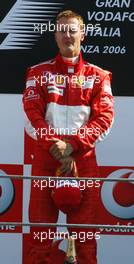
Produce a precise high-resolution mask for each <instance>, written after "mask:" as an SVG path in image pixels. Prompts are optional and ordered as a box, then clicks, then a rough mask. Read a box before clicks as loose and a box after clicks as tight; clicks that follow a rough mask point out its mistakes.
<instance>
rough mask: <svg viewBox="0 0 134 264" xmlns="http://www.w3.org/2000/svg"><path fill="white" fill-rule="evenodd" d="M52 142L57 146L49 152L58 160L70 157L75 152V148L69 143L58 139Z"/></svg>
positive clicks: (53, 146)
mask: <svg viewBox="0 0 134 264" xmlns="http://www.w3.org/2000/svg"><path fill="white" fill-rule="evenodd" d="M50 141H53V142H55V144H53V145H52V146H51V147H50V149H49V151H50V153H51V155H52V156H53V157H54V158H55V159H57V160H60V159H62V158H65V157H68V156H69V155H70V154H71V153H72V152H73V148H72V146H71V144H69V143H68V142H65V141H63V140H60V139H56V138H54V139H50Z"/></svg>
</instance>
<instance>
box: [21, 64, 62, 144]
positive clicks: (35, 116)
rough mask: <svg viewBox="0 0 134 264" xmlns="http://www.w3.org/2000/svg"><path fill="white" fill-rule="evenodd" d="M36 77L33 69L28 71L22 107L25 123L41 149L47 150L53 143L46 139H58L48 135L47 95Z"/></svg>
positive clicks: (36, 73) (55, 136) (36, 74)
mask: <svg viewBox="0 0 134 264" xmlns="http://www.w3.org/2000/svg"><path fill="white" fill-rule="evenodd" d="M37 76H39V74H38V72H36V70H35V69H33V68H29V69H28V71H27V78H26V88H25V90H24V95H23V105H24V111H25V113H26V117H27V123H28V122H29V123H31V125H32V127H33V134H34V136H36V138H37V140H38V141H39V144H41V147H43V148H44V149H49V147H50V146H51V145H52V144H53V142H52V141H48V139H52V138H53V137H54V138H59V136H58V135H52V136H50V135H49V126H48V124H47V122H46V121H45V108H46V104H47V102H46V97H47V93H46V91H45V89H43V86H42V85H41V83H40V81H37ZM39 80H40V78H39Z"/></svg>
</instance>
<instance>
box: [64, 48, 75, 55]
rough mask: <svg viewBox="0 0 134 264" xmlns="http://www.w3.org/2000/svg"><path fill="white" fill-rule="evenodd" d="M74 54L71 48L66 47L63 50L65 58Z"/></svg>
mask: <svg viewBox="0 0 134 264" xmlns="http://www.w3.org/2000/svg"><path fill="white" fill-rule="evenodd" d="M73 53H74V49H73V48H72V47H67V48H66V49H65V50H64V55H63V56H65V57H69V56H70V57H71V56H72V55H73Z"/></svg>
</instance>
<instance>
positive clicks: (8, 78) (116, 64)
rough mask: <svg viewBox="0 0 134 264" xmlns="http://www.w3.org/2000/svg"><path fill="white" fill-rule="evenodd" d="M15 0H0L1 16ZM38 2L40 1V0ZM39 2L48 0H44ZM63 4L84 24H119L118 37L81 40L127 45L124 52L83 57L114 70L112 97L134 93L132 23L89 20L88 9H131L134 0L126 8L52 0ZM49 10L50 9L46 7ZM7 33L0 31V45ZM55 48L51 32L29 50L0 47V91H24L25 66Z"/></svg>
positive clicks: (53, 52)
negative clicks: (80, 18)
mask: <svg viewBox="0 0 134 264" xmlns="http://www.w3.org/2000/svg"><path fill="white" fill-rule="evenodd" d="M15 2H16V1H12V0H6V1H5V0H2V2H1V14H0V18H1V21H2V19H3V18H4V17H5V16H6V15H7V13H8V12H9V10H10V9H11V7H12V6H13V5H14V3H15ZM36 2H37V1H36ZM40 2H41V0H40ZM42 2H50V1H43V0H42ZM51 2H63V3H65V5H64V7H63V9H72V10H74V11H76V12H78V13H80V14H81V15H82V16H83V18H84V21H85V23H91V22H92V23H100V25H101V27H112V26H113V27H115V28H116V27H120V28H121V38H118V37H114V38H109V37H108V38H107V37H90V36H87V37H86V38H85V41H84V43H83V46H84V45H100V46H105V45H109V46H126V48H127V53H126V54H124V55H123V54H102V53H100V54H97V53H95V54H90V53H84V54H83V56H84V59H85V60H87V61H89V62H91V63H93V64H96V65H98V66H100V67H102V68H104V69H108V70H110V71H112V73H113V83H112V89H113V94H114V95H115V96H134V88H133V75H134V73H133V68H134V67H133V59H134V52H133V28H132V27H133V23H132V22H128V21H127V20H126V21H125V22H115V21H109V22H105V21H103V22H102V21H100V22H97V21H94V20H93V21H88V18H87V11H89V10H90V11H94V10H96V11H104V12H106V11H111V12H118V11H120V12H121V13H122V12H123V11H124V12H133V11H134V8H133V7H134V3H133V2H134V1H133V0H132V3H131V6H130V8H129V9H126V8H124V9H123V8H105V7H103V8H97V7H96V5H95V2H96V1H94V0H87V1H86V0H78V1H75V0H72V1H70V0H69V1H61V0H59V1H51ZM48 9H49V8H48ZM6 36H7V34H3V33H0V44H1V43H2V41H3V40H4V38H5V37H6ZM57 51H58V50H57V47H56V44H55V42H54V36H53V33H50V32H45V34H43V35H40V37H39V39H38V41H37V42H36V45H34V46H32V49H28V50H23V49H21V50H15V49H13V50H2V49H1V50H0V70H1V78H0V93H11V94H19V93H22V92H23V89H24V87H25V72H26V68H27V67H28V66H31V65H34V64H37V63H40V62H42V61H45V60H47V59H50V58H52V57H53V56H55V55H56V53H57Z"/></svg>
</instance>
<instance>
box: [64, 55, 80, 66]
mask: <svg viewBox="0 0 134 264" xmlns="http://www.w3.org/2000/svg"><path fill="white" fill-rule="evenodd" d="M62 58H63V60H64V61H65V62H70V63H72V64H76V63H77V62H78V60H79V56H76V57H72V58H68V57H64V56H62Z"/></svg>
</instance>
